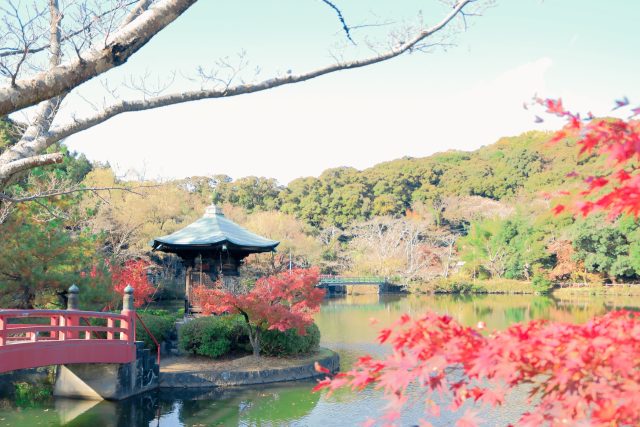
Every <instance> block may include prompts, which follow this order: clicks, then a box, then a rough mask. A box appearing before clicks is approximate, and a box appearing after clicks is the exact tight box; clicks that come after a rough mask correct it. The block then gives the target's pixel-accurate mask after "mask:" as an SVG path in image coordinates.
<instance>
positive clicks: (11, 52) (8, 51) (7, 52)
mask: <svg viewBox="0 0 640 427" xmlns="http://www.w3.org/2000/svg"><path fill="white" fill-rule="evenodd" d="M137 1H138V0H135V1H130V2H128V3H125V4H124V5H123V6H118V7H117V8H112V9H109V10H107V11H105V12H103V13H101V14H99V15H96V16H95V17H94V19H92V20H91V21H89V22H88V23H87V24H86V25H84V26H82V27H80V28H79V29H77V30H74V31H71V32H70V33H67V34H65V35H64V36H62V37H60V42H66V41H68V40H71V39H73V38H74V37H76V36H78V35H80V34H82V33H84V32H86V31H87V30H89V29H90V28H91V27H92V26H94V25H95V24H96V22H97V21H98V20H100V19H101V18H104V17H105V16H108V15H110V14H112V13H113V12H115V11H116V10H118V9H120V8H122V7H128V6H131V5H132V4H134V3H136V2H137ZM142 1H145V0H142ZM146 2H147V3H151V0H146ZM138 7H139V6H136V9H134V10H138V13H137V14H136V16H138V15H139V14H140V13H141V12H142V11H144V9H143V10H139V9H137V8H138ZM134 10H132V11H131V13H133V11H134ZM129 22H131V21H129ZM129 22H126V24H128V23H129ZM126 24H125V23H123V24H122V26H124V25H126ZM50 47H51V44H50V43H47V44H45V45H42V46H38V47H26V48H22V49H19V48H5V49H4V51H2V52H0V58H5V57H8V56H16V55H22V54H23V53H26V54H28V55H32V54H34V53H39V52H42V51H44V50H47V49H49V48H50Z"/></svg>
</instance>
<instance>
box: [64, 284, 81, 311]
mask: <svg viewBox="0 0 640 427" xmlns="http://www.w3.org/2000/svg"><path fill="white" fill-rule="evenodd" d="M78 293H80V288H78V286H77V285H71V287H70V288H69V290H68V291H67V295H68V296H67V310H79V309H80V304H79V302H78Z"/></svg>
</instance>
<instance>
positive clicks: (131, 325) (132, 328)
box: [120, 285, 136, 343]
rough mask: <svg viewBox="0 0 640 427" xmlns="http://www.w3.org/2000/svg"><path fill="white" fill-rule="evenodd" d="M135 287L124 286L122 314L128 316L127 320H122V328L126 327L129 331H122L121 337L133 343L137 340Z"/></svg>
mask: <svg viewBox="0 0 640 427" xmlns="http://www.w3.org/2000/svg"><path fill="white" fill-rule="evenodd" d="M133 291H134V289H133V287H132V286H131V285H127V287H126V288H124V297H123V299H122V314H123V315H125V316H127V319H128V320H126V321H121V323H122V324H121V326H120V327H121V328H123V329H126V330H127V332H121V333H120V339H121V340H126V341H129V342H131V343H133V342H134V341H135V340H136V313H135V311H136V308H135V304H134V299H133Z"/></svg>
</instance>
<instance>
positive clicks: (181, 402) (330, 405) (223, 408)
mask: <svg viewBox="0 0 640 427" xmlns="http://www.w3.org/2000/svg"><path fill="white" fill-rule="evenodd" d="M632 300H633V298H630V297H596V296H590V297H584V298H576V299H555V298H549V297H542V296H531V295H484V296H483V295H480V296H477V295H476V296H456V295H436V296H417V295H408V296H400V295H383V296H378V295H359V296H346V297H344V298H338V299H331V300H327V301H325V303H324V304H323V307H322V310H321V312H320V313H319V314H318V315H317V317H316V321H317V323H318V326H319V327H320V330H321V332H322V345H323V346H325V347H328V348H331V349H333V350H335V351H337V352H338V353H339V354H340V357H341V363H342V369H346V368H349V367H350V366H351V365H352V364H353V362H354V361H355V360H356V359H357V358H358V357H360V356H362V355H364V354H367V353H368V354H372V355H374V356H382V355H384V352H385V351H387V349H386V348H385V347H381V346H378V345H377V344H376V343H375V342H376V341H375V339H376V336H377V333H378V330H379V329H380V328H382V327H384V326H385V325H388V324H390V323H391V322H393V321H394V320H396V319H397V318H398V317H399V316H400V315H401V314H402V313H409V314H413V315H418V314H420V313H423V312H424V311H425V310H435V311H437V312H439V313H447V314H450V315H451V316H453V317H454V318H456V319H457V320H459V321H460V322H462V323H464V324H466V325H475V324H476V323H477V322H478V321H484V322H485V323H486V324H487V328H488V329H502V328H505V327H507V326H508V325H510V324H512V323H515V322H522V321H527V320H531V319H538V318H543V319H553V320H560V321H573V322H583V321H586V320H587V319H589V318H590V317H592V316H594V315H597V314H602V313H604V312H606V311H609V310H613V309H620V308H627V309H638V306H639V304H635V303H632V302H631V301H632ZM372 318H375V319H377V320H378V321H379V323H377V324H376V325H375V326H372V325H371V321H370V319H372ZM313 385H314V382H313V381H303V382H295V383H285V384H276V385H269V386H263V387H251V388H230V389H225V390H195V391H193V390H192V391H188V392H187V391H184V390H179V391H177V390H176V391H171V392H169V391H159V392H152V393H147V394H144V395H141V396H137V397H135V398H132V399H129V400H127V401H124V402H118V403H112V402H87V401H73V400H62V399H56V400H52V401H49V402H46V403H42V404H35V405H34V404H31V405H29V404H27V403H23V404H22V405H16V404H15V402H7V401H4V402H2V404H1V405H0V427H2V426H59V425H65V426H91V427H102V426H104V427H116V426H149V427H152V426H160V427H183V426H184V427H187V426H188V427H194V426H198V427H199V426H256V427H257V426H326V427H330V426H336V427H337V426H355V425H358V424H359V423H361V422H362V421H364V420H365V419H366V418H367V417H376V416H379V415H381V414H382V413H383V410H384V404H385V401H384V400H383V399H382V397H381V393H379V392H376V391H373V390H366V391H365V392H362V393H358V394H355V393H349V392H340V393H336V394H334V395H332V396H330V397H327V396H326V394H323V393H320V394H312V393H311V391H310V390H311V388H312V387H313ZM414 392H416V393H417V391H414ZM523 401H524V395H523V396H516V397H515V398H514V401H510V402H508V405H505V407H504V408H501V409H498V410H491V412H486V411H484V412H481V413H480V416H481V418H483V419H484V420H485V422H484V423H483V425H487V426H494V425H495V426H503V425H506V424H508V423H509V422H514V421H515V420H516V419H517V415H518V414H519V413H520V412H521V411H522V408H523V407H524V403H523ZM464 410H465V408H462V409H461V411H464ZM421 415H422V408H421V407H413V408H408V409H407V411H406V412H405V413H404V415H403V419H402V423H401V425H402V426H405V425H406V426H409V425H415V424H417V421H418V419H419V418H420V417H421ZM458 415H459V414H458ZM456 416H457V415H456V414H451V413H447V412H446V411H443V413H442V415H441V417H440V418H439V419H434V420H430V421H431V422H432V424H433V425H434V426H448V425H452V424H453V422H452V420H453V419H455V418H456Z"/></svg>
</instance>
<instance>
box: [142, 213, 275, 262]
mask: <svg viewBox="0 0 640 427" xmlns="http://www.w3.org/2000/svg"><path fill="white" fill-rule="evenodd" d="M279 244H280V242H277V241H275V240H269V239H265V238H264V237H262V236H258V235H257V234H255V233H252V232H250V231H248V230H246V229H244V228H242V227H241V226H239V225H238V224H236V223H235V222H233V221H231V220H230V219H227V218H226V217H225V216H224V214H223V213H222V211H221V210H220V208H218V207H216V206H213V205H212V206H209V207H208V208H207V210H206V211H205V214H204V215H203V216H202V218H200V219H199V220H197V221H196V222H194V223H192V224H189V225H187V226H186V227H185V228H183V229H181V230H178V231H176V232H175V233H171V234H169V235H167V236H162V237H157V238H155V239H154V240H153V242H151V246H153V249H154V250H160V251H163V252H183V251H190V250H196V251H198V250H207V249H209V250H213V249H216V248H220V247H222V246H223V245H227V247H228V249H229V250H237V251H243V252H250V253H251V252H269V251H272V250H274V249H275V248H276V246H278V245H279Z"/></svg>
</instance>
